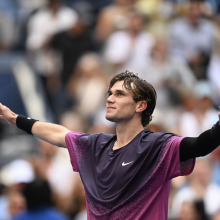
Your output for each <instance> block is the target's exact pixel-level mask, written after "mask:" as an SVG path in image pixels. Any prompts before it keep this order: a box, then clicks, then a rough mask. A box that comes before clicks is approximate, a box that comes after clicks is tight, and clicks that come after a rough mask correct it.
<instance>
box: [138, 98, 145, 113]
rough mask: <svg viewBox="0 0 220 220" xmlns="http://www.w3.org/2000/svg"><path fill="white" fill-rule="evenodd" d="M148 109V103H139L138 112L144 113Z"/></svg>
mask: <svg viewBox="0 0 220 220" xmlns="http://www.w3.org/2000/svg"><path fill="white" fill-rule="evenodd" d="M146 108H147V102H146V101H144V100H142V101H139V102H137V107H136V112H143V111H144V110H145V109H146Z"/></svg>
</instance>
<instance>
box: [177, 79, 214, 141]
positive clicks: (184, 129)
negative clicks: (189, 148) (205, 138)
mask: <svg viewBox="0 0 220 220" xmlns="http://www.w3.org/2000/svg"><path fill="white" fill-rule="evenodd" d="M213 94H214V91H213V88H212V87H211V85H210V83H209V82H207V81H199V82H198V83H196V84H195V85H194V89H193V93H192V94H191V95H190V96H191V97H189V99H190V100H191V99H193V100H192V101H191V105H192V106H191V107H189V106H188V109H189V110H183V111H182V112H181V113H180V115H179V120H178V127H179V128H178V130H179V133H180V134H182V135H190V136H191V137H193V136H196V135H198V134H199V133H200V131H201V130H203V129H206V128H208V127H209V126H211V124H212V123H213V121H215V120H216V119H217V118H216V113H217V109H215V105H214V103H213ZM193 96H194V97H193ZM188 104H189V103H188ZM187 121H190V123H186V122H187Z"/></svg>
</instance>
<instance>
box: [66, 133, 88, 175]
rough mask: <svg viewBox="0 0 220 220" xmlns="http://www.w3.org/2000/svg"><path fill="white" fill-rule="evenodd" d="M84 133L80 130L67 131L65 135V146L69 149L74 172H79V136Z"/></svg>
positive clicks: (80, 145)
mask: <svg viewBox="0 0 220 220" xmlns="http://www.w3.org/2000/svg"><path fill="white" fill-rule="evenodd" d="M83 135H84V133H81V132H68V133H67V134H66V136H65V141H66V146H67V149H68V151H69V155H70V161H71V164H72V167H73V170H74V171H75V172H79V167H80V161H81V158H82V150H83V149H82V144H81V143H80V137H81V136H83Z"/></svg>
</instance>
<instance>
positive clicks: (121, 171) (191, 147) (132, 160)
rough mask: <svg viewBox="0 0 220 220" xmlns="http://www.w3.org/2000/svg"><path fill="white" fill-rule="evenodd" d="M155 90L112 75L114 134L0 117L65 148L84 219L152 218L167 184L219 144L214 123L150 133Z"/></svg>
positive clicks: (158, 213)
mask: <svg viewBox="0 0 220 220" xmlns="http://www.w3.org/2000/svg"><path fill="white" fill-rule="evenodd" d="M155 105H156V92H155V90H154V88H153V87H152V86H151V85H150V84H149V83H147V82H146V81H144V80H142V79H140V78H139V77H138V76H137V75H135V74H133V73H130V72H127V71H126V72H125V73H121V74H118V75H116V76H114V77H113V79H112V80H111V82H110V85H109V89H108V98H107V104H106V108H107V110H106V118H107V119H108V120H110V121H113V122H115V123H116V135H113V134H108V133H100V134H84V133H78V132H71V131H69V130H68V129H66V128H65V127H62V126H60V125H57V124H52V123H46V122H40V121H36V120H34V119H30V118H27V117H24V116H21V115H17V114H15V113H14V112H12V111H11V110H10V109H8V108H7V107H6V106H3V105H2V104H1V105H0V118H1V119H3V120H5V121H6V122H8V123H9V124H10V125H13V126H17V127H18V128H20V129H23V130H25V131H26V132H28V133H32V134H33V135H35V136H37V137H39V138H41V139H43V140H45V141H47V142H50V143H52V144H54V145H57V146H62V147H67V148H68V151H69V154H70V159H71V163H72V166H73V170H74V171H76V172H79V173H80V176H81V179H82V182H83V184H84V187H85V192H86V202H87V213H88V219H102V220H103V219H132V220H133V219H155V220H165V219H167V216H168V198H169V192H170V185H171V180H172V178H174V177H177V176H180V175H188V174H190V173H191V172H192V170H193V167H194V163H195V157H199V156H203V155H206V154H208V153H210V152H211V151H212V150H213V149H215V148H216V147H217V146H218V145H219V143H220V138H219V134H220V126H219V121H218V122H217V123H216V124H215V125H214V126H213V127H212V128H211V129H210V130H207V131H205V132H204V133H202V134H201V135H200V136H199V137H195V138H192V137H185V138H184V137H180V136H178V135H175V134H172V133H162V132H158V133H153V132H151V131H150V130H148V129H145V126H146V125H147V124H149V122H150V121H151V119H152V113H153V111H154V108H155ZM219 117H220V116H219Z"/></svg>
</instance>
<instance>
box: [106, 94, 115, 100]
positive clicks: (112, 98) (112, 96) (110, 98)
mask: <svg viewBox="0 0 220 220" xmlns="http://www.w3.org/2000/svg"><path fill="white" fill-rule="evenodd" d="M114 101H115V100H114V95H113V94H111V95H110V96H109V97H108V98H107V102H114Z"/></svg>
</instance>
